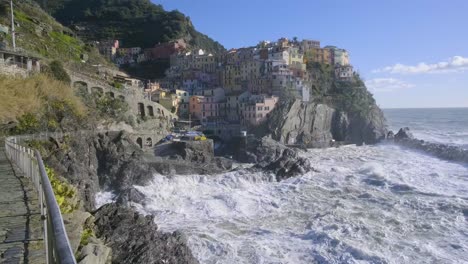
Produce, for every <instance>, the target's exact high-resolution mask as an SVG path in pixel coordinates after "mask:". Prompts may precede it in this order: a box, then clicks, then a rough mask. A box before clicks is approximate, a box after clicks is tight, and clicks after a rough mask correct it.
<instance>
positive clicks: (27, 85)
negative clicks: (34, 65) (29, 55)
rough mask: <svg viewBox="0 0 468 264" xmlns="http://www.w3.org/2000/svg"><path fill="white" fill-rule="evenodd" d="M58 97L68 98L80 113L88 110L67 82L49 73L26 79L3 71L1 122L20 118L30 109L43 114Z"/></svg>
mask: <svg viewBox="0 0 468 264" xmlns="http://www.w3.org/2000/svg"><path fill="white" fill-rule="evenodd" d="M57 101H61V102H66V103H67V104H68V105H69V106H70V107H71V108H72V110H73V112H74V113H75V114H76V115H77V116H84V115H85V113H86V107H85V106H84V105H83V103H82V102H81V100H80V99H79V98H78V97H77V96H76V95H75V94H74V93H73V91H72V88H71V87H70V85H68V84H66V83H63V82H60V81H57V80H54V79H52V78H50V77H48V76H46V75H35V76H32V77H28V78H25V79H23V78H15V77H9V76H1V75H0V123H7V122H10V121H16V120H17V118H19V117H21V116H22V115H24V114H27V113H31V114H35V115H36V116H39V115H40V113H42V112H43V110H44V109H46V108H47V107H48V106H50V104H51V103H53V102H57Z"/></svg>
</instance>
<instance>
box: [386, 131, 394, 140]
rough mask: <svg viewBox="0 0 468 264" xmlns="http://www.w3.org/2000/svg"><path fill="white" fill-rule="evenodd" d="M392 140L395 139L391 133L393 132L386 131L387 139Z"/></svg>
mask: <svg viewBox="0 0 468 264" xmlns="http://www.w3.org/2000/svg"><path fill="white" fill-rule="evenodd" d="M394 138H395V133H393V131H388V133H387V139H389V140H392V139H394Z"/></svg>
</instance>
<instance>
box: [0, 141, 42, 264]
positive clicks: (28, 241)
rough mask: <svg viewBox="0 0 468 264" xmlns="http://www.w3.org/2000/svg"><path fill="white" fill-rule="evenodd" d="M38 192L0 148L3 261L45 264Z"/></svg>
mask: <svg viewBox="0 0 468 264" xmlns="http://www.w3.org/2000/svg"><path fill="white" fill-rule="evenodd" d="M45 260H46V256H45V249H44V243H43V237H42V221H41V215H40V207H39V202H38V198H37V192H36V190H35V189H34V186H33V184H32V182H31V181H30V180H29V178H27V177H24V176H23V175H22V173H20V172H19V170H18V169H17V168H15V166H12V164H11V163H10V161H9V160H8V159H7V157H6V154H5V149H4V147H3V146H1V147H0V263H8V264H10V263H11V264H13V263H25V264H28V263H29V264H42V263H45Z"/></svg>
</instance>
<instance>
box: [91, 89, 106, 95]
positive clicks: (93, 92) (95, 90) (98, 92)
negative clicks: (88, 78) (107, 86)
mask: <svg viewBox="0 0 468 264" xmlns="http://www.w3.org/2000/svg"><path fill="white" fill-rule="evenodd" d="M91 93H92V94H93V95H95V96H98V97H101V96H102V95H103V94H104V89H102V88H101V87H93V88H91Z"/></svg>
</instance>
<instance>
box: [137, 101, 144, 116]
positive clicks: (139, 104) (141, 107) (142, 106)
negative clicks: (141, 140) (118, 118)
mask: <svg viewBox="0 0 468 264" xmlns="http://www.w3.org/2000/svg"><path fill="white" fill-rule="evenodd" d="M138 114H139V115H140V116H141V117H145V105H144V104H143V103H138Z"/></svg>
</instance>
